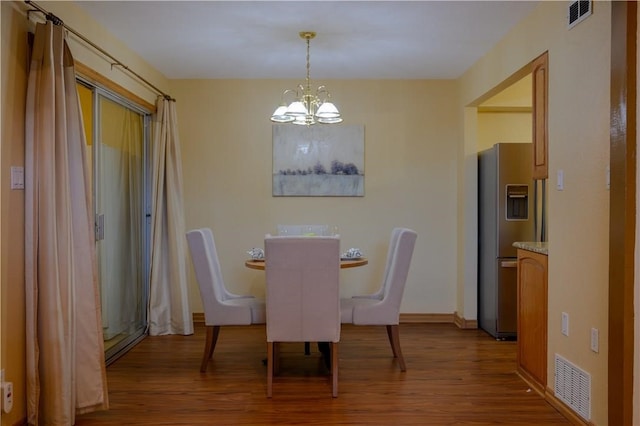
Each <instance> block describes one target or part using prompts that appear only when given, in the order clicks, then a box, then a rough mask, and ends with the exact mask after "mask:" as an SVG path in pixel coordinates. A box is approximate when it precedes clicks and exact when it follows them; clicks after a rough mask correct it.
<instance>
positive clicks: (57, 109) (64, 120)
mask: <svg viewBox="0 0 640 426" xmlns="http://www.w3.org/2000/svg"><path fill="white" fill-rule="evenodd" d="M84 138H85V135H84V132H83V126H82V114H81V112H80V105H79V100H78V94H77V91H76V82H75V71H74V65H73V58H72V56H71V52H70V51H69V48H68V46H67V43H66V40H65V38H64V29H63V28H62V27H61V26H58V25H53V24H52V23H51V22H47V23H46V24H38V25H37V26H36V32H35V39H34V45H33V51H32V55H31V65H30V71H29V82H28V88H27V110H26V124H25V293H26V315H27V318H26V333H27V335H26V341H27V360H26V361H27V410H28V421H29V423H30V424H51V425H69V424H74V423H75V416H76V414H79V413H84V412H89V411H95V410H99V409H107V408H108V395H107V382H106V370H105V363H104V347H103V341H102V326H101V321H100V318H101V316H100V305H99V295H98V286H97V274H96V271H97V269H96V258H95V243H94V234H93V220H92V217H91V207H90V206H91V204H90V203H91V200H90V196H91V190H90V184H89V182H90V181H89V177H88V173H87V163H86V152H85V149H86V148H85V139H84Z"/></svg>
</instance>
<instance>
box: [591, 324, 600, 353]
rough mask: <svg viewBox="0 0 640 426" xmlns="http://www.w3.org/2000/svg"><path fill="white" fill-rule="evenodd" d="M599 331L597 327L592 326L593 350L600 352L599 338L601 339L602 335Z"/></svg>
mask: <svg viewBox="0 0 640 426" xmlns="http://www.w3.org/2000/svg"><path fill="white" fill-rule="evenodd" d="M599 334H600V333H599V332H598V329H597V328H592V329H591V350H592V351H594V352H595V353H598V346H599V343H600V342H599V340H600V336H599Z"/></svg>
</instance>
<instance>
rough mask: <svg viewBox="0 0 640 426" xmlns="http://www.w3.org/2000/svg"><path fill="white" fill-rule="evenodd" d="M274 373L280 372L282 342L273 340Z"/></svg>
mask: <svg viewBox="0 0 640 426" xmlns="http://www.w3.org/2000/svg"><path fill="white" fill-rule="evenodd" d="M273 374H275V375H276V376H277V375H278V374H280V343H278V342H273Z"/></svg>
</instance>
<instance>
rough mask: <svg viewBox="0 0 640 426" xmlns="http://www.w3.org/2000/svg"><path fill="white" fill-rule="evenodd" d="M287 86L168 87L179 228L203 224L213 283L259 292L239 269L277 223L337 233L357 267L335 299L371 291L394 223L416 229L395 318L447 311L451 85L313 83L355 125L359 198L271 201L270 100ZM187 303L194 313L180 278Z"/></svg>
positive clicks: (257, 282) (196, 305) (451, 262)
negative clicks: (357, 254)
mask: <svg viewBox="0 0 640 426" xmlns="http://www.w3.org/2000/svg"><path fill="white" fill-rule="evenodd" d="M296 83H297V82H296V81H277V80H260V81H256V80H243V81H238V80H184V81H172V82H171V86H172V87H171V92H172V94H173V95H174V96H175V97H176V99H177V101H178V103H177V109H178V120H179V128H180V138H181V146H182V158H183V172H184V188H185V210H186V224H187V228H196V227H203V226H206V227H210V228H212V230H213V232H214V235H215V238H216V244H217V245H218V247H219V256H220V261H221V265H222V268H223V271H224V278H225V282H226V283H227V285H228V286H229V287H231V288H232V289H233V290H235V291H238V292H249V293H253V294H256V295H261V294H262V293H263V291H264V274H262V273H261V272H258V271H254V270H248V269H247V268H245V267H244V266H243V261H244V259H246V257H247V255H246V253H245V251H246V250H248V249H249V248H251V247H254V246H257V247H262V246H263V239H264V234H265V233H269V232H275V228H276V225H277V224H279V223H285V224H286V223H289V224H296V223H298V224H302V223H327V224H331V225H333V224H335V225H338V227H339V229H340V234H341V238H342V241H341V245H342V249H347V248H349V247H359V248H360V249H361V250H363V252H364V253H365V254H366V256H367V257H368V258H369V259H370V264H369V265H368V266H366V267H362V268H357V269H350V270H345V271H343V272H342V276H341V277H342V279H343V280H344V281H345V285H344V286H343V287H342V291H343V293H344V295H349V294H355V293H366V292H371V291H373V290H375V289H376V288H377V287H378V286H379V285H380V283H381V275H382V271H383V267H384V261H385V256H386V248H387V244H388V240H389V236H390V233H391V229H392V228H393V227H395V226H406V227H410V228H413V229H415V230H416V231H417V233H418V240H417V243H416V248H415V252H414V261H413V263H412V266H411V271H410V275H409V279H408V283H407V288H406V292H405V297H404V301H403V304H402V312H406V313H449V314H450V313H452V312H453V311H454V309H455V280H456V278H455V257H456V252H455V241H456V238H455V228H456V226H455V211H456V205H455V188H456V174H455V161H456V149H457V148H456V144H457V140H459V138H460V136H461V133H460V125H461V123H460V122H459V121H458V120H457V116H456V114H455V110H454V103H455V97H454V96H452V93H454V90H455V83H454V82H452V81H386V80H385V81H369V80H368V81H325V82H323V83H326V84H327V85H328V87H329V88H330V89H331V91H332V95H333V99H334V101H335V102H336V104H337V105H338V106H339V107H340V109H341V111H342V112H343V114H344V117H345V124H363V125H364V127H365V196H364V197H355V198H354V197H273V196H272V195H271V173H272V140H271V135H272V133H271V132H272V130H271V129H272V125H271V122H270V121H269V116H270V115H271V113H272V112H273V110H274V108H275V107H276V106H277V104H278V102H279V99H280V93H281V92H282V90H284V89H285V88H287V87H290V86H294V85H295V84H296ZM190 288H191V302H192V306H193V310H194V311H195V312H201V311H202V308H201V303H200V297H199V295H198V293H197V284H196V282H195V280H194V278H193V275H191V278H190Z"/></svg>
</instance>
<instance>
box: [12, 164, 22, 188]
mask: <svg viewBox="0 0 640 426" xmlns="http://www.w3.org/2000/svg"><path fill="white" fill-rule="evenodd" d="M11 189H24V167H18V166H11Z"/></svg>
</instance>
